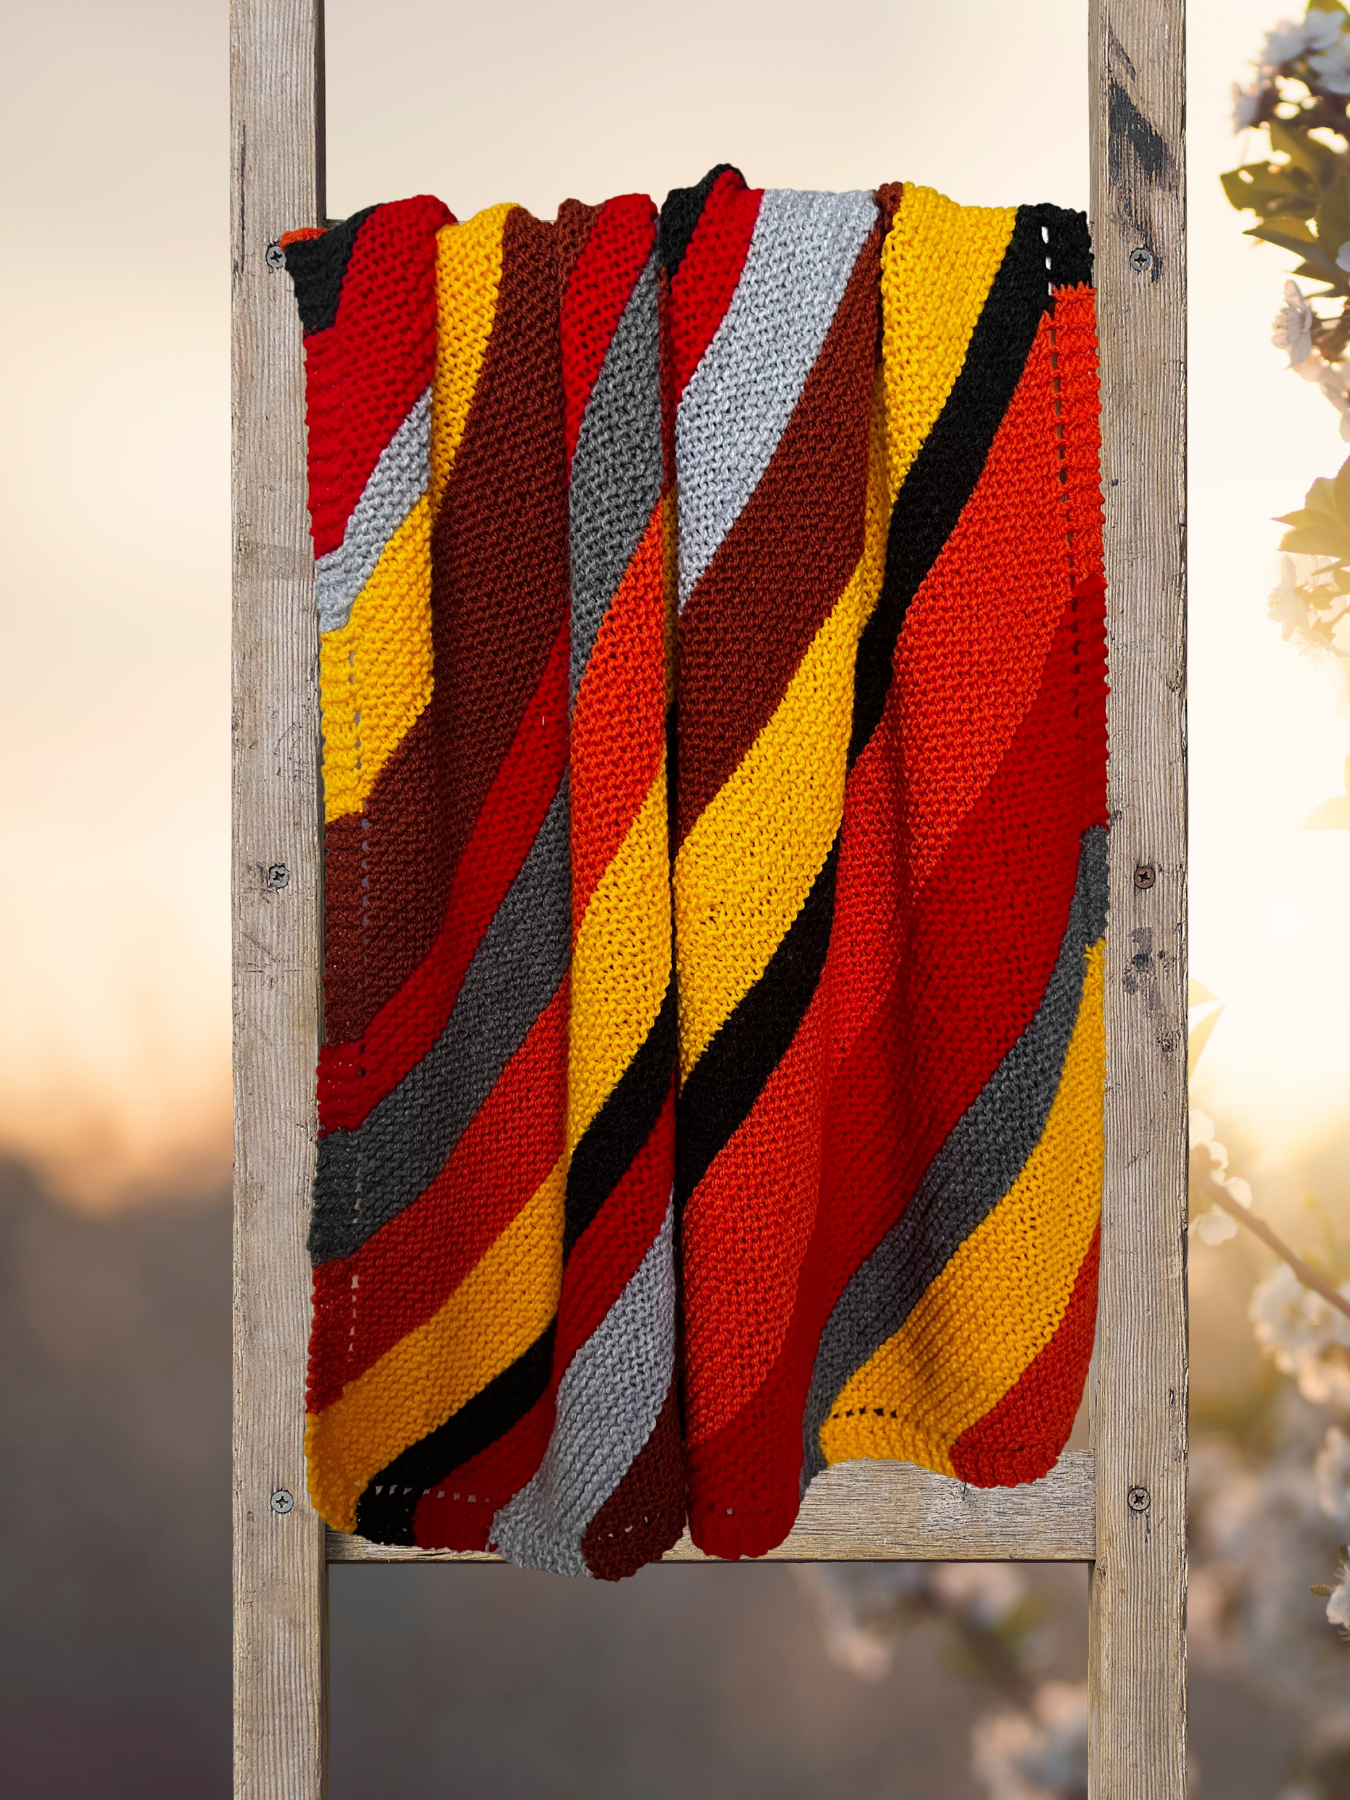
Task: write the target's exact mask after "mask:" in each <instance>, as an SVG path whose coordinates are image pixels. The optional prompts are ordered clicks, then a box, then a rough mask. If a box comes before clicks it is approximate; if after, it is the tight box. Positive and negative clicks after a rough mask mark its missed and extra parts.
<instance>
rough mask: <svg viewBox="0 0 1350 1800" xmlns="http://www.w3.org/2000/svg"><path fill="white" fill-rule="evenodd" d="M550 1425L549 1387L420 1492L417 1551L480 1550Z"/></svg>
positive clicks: (529, 1474) (533, 1466)
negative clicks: (492, 1439) (473, 1452)
mask: <svg viewBox="0 0 1350 1800" xmlns="http://www.w3.org/2000/svg"><path fill="white" fill-rule="evenodd" d="M552 1429H553V1389H552V1388H550V1389H549V1390H548V1392H547V1393H545V1394H541V1395H540V1397H539V1398H538V1400H536V1401H535V1403H534V1405H533V1406H532V1407H531V1408H530V1410H529V1412H527V1413H526V1414H525V1415H524V1417H523V1418H521V1419H518V1420H517V1421H516V1423H515V1424H514V1425H513V1426H512V1427H511V1429H510V1430H509V1431H506V1432H503V1433H502V1435H501V1437H499V1438H497V1439H496V1441H495V1442H494V1443H491V1444H489V1445H488V1447H487V1449H486V1450H480V1451H479V1453H478V1455H477V1456H471V1457H470V1458H469V1460H468V1462H466V1463H461V1464H460V1466H459V1467H458V1468H457V1469H452V1470H451V1472H450V1473H449V1474H448V1475H447V1476H446V1477H445V1479H444V1480H443V1481H438V1482H437V1483H436V1485H435V1487H433V1488H432V1489H430V1491H429V1492H428V1493H426V1494H424V1495H423V1496H422V1498H421V1499H420V1500H419V1501H418V1503H417V1509H416V1511H415V1512H414V1513H413V1541H414V1542H415V1543H416V1544H418V1545H420V1546H421V1548H422V1549H423V1550H486V1549H487V1547H488V1533H489V1531H490V1530H491V1528H492V1519H493V1515H494V1514H495V1513H496V1512H497V1511H498V1509H499V1508H501V1507H503V1506H505V1505H506V1503H507V1501H508V1500H510V1499H511V1497H512V1496H513V1495H514V1494H518V1493H519V1492H520V1490H521V1488H523V1487H524V1486H525V1484H526V1482H527V1481H530V1480H531V1479H532V1478H533V1476H534V1474H535V1471H536V1470H537V1469H538V1467H539V1465H540V1463H541V1462H542V1461H543V1460H544V1452H545V1450H546V1449H547V1448H548V1439H549V1433H550V1432H551V1431H552Z"/></svg>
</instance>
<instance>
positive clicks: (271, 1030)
mask: <svg viewBox="0 0 1350 1800" xmlns="http://www.w3.org/2000/svg"><path fill="white" fill-rule="evenodd" d="M321 28H322V20H321V12H320V7H319V0H233V4H232V6H231V12H230V75H231V79H230V99H231V121H232V164H231V176H232V202H233V204H232V240H233V241H232V245H231V259H232V262H231V279H232V297H233V452H232V484H233V507H234V644H233V720H232V724H233V739H234V821H233V825H234V840H233V842H234V849H233V866H232V883H233V926H234V1080H235V1190H234V1192H235V1241H234V1603H235V1637H234V1683H235V1690H234V1691H235V1705H234V1721H235V1738H234V1767H235V1774H234V1783H235V1785H234V1792H235V1795H236V1797H237V1800H321V1796H322V1795H323V1794H324V1793H325V1791H326V1786H327V1781H326V1773H327V1768H326V1765H327V1716H326V1705H327V1695H326V1676H327V1568H326V1566H325V1562H324V1539H323V1530H324V1528H323V1525H322V1523H321V1522H320V1520H319V1518H318V1517H317V1515H316V1514H315V1513H314V1512H313V1511H312V1510H311V1508H310V1505H309V1502H308V1498H307V1496H306V1492H305V1463H304V1391H305V1390H304V1382H305V1352H306V1340H307V1337H308V1331H309V1264H308V1258H307V1257H306V1254H305V1247H304V1246H305V1231H306V1226H307V1223H308V1215H309V1193H310V1184H311V1180H312V1174H313V1163H314V1140H315V1130H316V1118H315V1110H314V1064H315V1059H316V1051H317V1039H318V1028H319V992H320V988H319V979H320V963H319V950H320V943H319V834H318V819H319V812H318V766H317V751H318V708H317V696H316V691H315V679H316V662H317V650H318V639H317V625H316V622H315V612H314V599H313V591H312V585H313V576H312V559H311V552H310V544H309V533H308V527H307V519H306V512H305V434H304V393H303V365H302V362H301V357H300V329H299V324H298V321H297V318H296V311H295V302H294V299H293V297H292V294H291V291H290V282H289V281H288V279H287V277H286V275H285V273H284V271H277V270H274V269H272V268H270V267H269V266H268V264H267V260H266V252H267V247H268V245H269V244H270V243H273V242H275V240H276V239H277V238H278V237H279V236H280V235H281V233H282V232H283V231H284V230H286V229H287V228H288V227H290V226H295V225H309V224H315V223H319V222H321V221H322V218H323V194H322V154H321V147H320V140H321V133H322V104H321V99H320V71H321V67H322V41H321ZM282 867H284V869H285V871H286V877H285V881H284V885H280V882H281V877H280V875H279V874H278V875H275V876H274V877H273V882H274V885H273V886H271V887H269V886H268V884H267V871H268V870H269V869H278V870H279V869H280V868H282ZM278 1489H284V1490H286V1491H287V1492H288V1493H289V1494H290V1495H292V1496H293V1498H294V1506H293V1509H292V1510H291V1511H290V1512H289V1513H285V1514H284V1515H283V1514H279V1513H277V1512H276V1511H274V1510H273V1508H272V1505H271V1496H272V1494H273V1493H274V1492H276V1491H277V1490H278Z"/></svg>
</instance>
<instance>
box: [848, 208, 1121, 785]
mask: <svg viewBox="0 0 1350 1800" xmlns="http://www.w3.org/2000/svg"><path fill="white" fill-rule="evenodd" d="M1075 218H1077V219H1080V220H1081V218H1082V215H1081V214H1069V213H1063V212H1061V211H1060V209H1059V208H1058V207H1053V206H1020V207H1018V209H1017V219H1016V222H1015V223H1014V225H1013V230H1012V237H1011V239H1010V240H1009V243H1008V248H1007V250H1006V252H1005V253H1004V257H1003V261H1002V263H1001V264H1000V265H999V270H998V273H997V275H995V277H994V280H993V284H992V286H991V287H990V290H989V298H988V299H987V300H986V301H985V303H984V308H983V310H982V311H981V313H980V316H979V318H978V319H977V320H976V323H975V329H974V331H973V332H972V333H971V337H970V345H969V348H968V349H967V351H966V360H965V362H964V364H963V365H962V368H961V372H960V374H959V375H958V376H957V378H956V381H955V383H954V385H953V387H952V391H951V393H950V394H949V395H948V397H947V404H946V405H945V406H944V407H943V409H942V411H941V413H940V414H939V415H938V418H937V420H936V421H935V423H934V425H933V428H932V430H931V431H930V432H929V433H928V436H927V437H926V438H925V439H924V441H923V444H922V446H921V447H920V449H919V453H918V455H917V456H916V457H915V458H914V462H913V465H912V466H911V468H910V471H909V474H908V475H907V476H906V477H905V481H904V485H903V486H902V487H901V489H900V492H899V494H898V495H897V496H896V501H895V507H894V510H893V511H892V513H891V523H890V530H889V533H888V535H887V538H886V571H885V574H884V575H883V577H882V582H881V595H880V598H879V599H878V601H877V605H876V610H875V611H874V612H873V614H872V616H871V618H870V619H869V620H868V621H867V625H866V627H865V628H864V630H863V634H862V637H861V638H860V640H859V643H858V663H857V672H856V675H855V678H854V693H853V734H852V739H851V741H850V743H849V748H848V760H849V767H850V768H851V767H852V766H853V764H854V763H855V762H856V761H857V759H858V757H859V756H861V754H862V752H863V751H864V750H865V749H866V748H867V745H868V743H869V741H870V740H871V736H872V733H873V732H874V731H875V730H876V728H877V726H878V724H879V723H880V721H881V715H882V712H883V711H884V710H885V706H886V696H887V694H888V693H889V692H890V686H891V673H892V667H891V665H892V660H893V658H894V655H895V645H896V640H897V639H898V638H899V636H900V632H901V629H902V627H903V625H904V622H905V613H906V612H907V610H908V608H909V603H910V601H911V600H913V598H914V596H915V594H917V593H918V591H919V588H920V586H921V585H922V583H923V580H924V577H925V576H926V575H927V574H928V571H929V570H930V569H931V568H932V566H933V564H934V563H935V562H936V561H937V559H938V557H939V555H940V554H941V552H942V547H943V545H944V544H945V543H946V542H947V539H948V538H949V537H950V536H951V534H952V532H953V531H954V530H955V529H956V523H957V520H958V519H959V518H960V517H961V514H962V512H963V511H964V509H965V506H966V502H967V501H968V500H969V499H970V496H971V495H972V494H973V493H974V491H975V486H976V483H977V482H978V481H979V479H980V476H981V474H982V473H983V471H984V465H985V463H986V461H987V460H988V457H989V451H990V448H991V446H992V445H993V442H994V436H995V434H996V432H997V431H998V428H999V426H1000V425H1001V424H1002V422H1003V415H1004V414H1005V413H1006V412H1007V410H1008V406H1009V403H1010V402H1011V400H1012V397H1013V394H1014V392H1015V391H1016V388H1017V384H1018V382H1019V381H1020V380H1021V378H1022V371H1023V368H1024V367H1025V364H1026V360H1027V356H1028V354H1029V352H1030V350H1031V346H1032V343H1033V342H1034V340H1035V337H1036V330H1037V327H1038V326H1039V325H1040V322H1041V315H1042V314H1043V313H1044V312H1046V311H1047V310H1048V308H1049V304H1050V291H1049V290H1050V279H1051V275H1050V271H1049V270H1048V269H1047V267H1046V263H1047V250H1048V249H1050V250H1060V251H1062V261H1063V262H1064V265H1065V268H1066V269H1067V268H1069V267H1070V266H1071V265H1072V266H1073V267H1075V268H1081V261H1082V257H1081V253H1082V245H1081V244H1080V243H1079V241H1078V237H1077V236H1075V234H1074V232H1073V230H1072V229H1071V228H1070V227H1068V226H1066V225H1065V224H1064V221H1066V220H1073V219H1075ZM1043 227H1044V228H1045V229H1046V230H1047V231H1049V232H1051V239H1052V241H1051V243H1050V244H1049V245H1047V242H1046V240H1045V238H1044V237H1043V236H1042V235H1041V233H1042V228H1043ZM1081 235H1082V237H1083V238H1084V239H1085V238H1086V224H1084V225H1083V227H1082V233H1081ZM1088 272H1089V274H1090V273H1091V260H1090V254H1089V260H1088ZM1056 278H1057V279H1058V277H1056ZM1060 285H1067V284H1066V283H1065V282H1061V283H1060Z"/></svg>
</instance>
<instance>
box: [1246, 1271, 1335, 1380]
mask: <svg viewBox="0 0 1350 1800" xmlns="http://www.w3.org/2000/svg"><path fill="white" fill-rule="evenodd" d="M1340 1291H1341V1293H1343V1294H1344V1295H1345V1296H1346V1298H1347V1299H1350V1281H1348V1282H1346V1283H1344V1285H1343V1286H1342V1287H1341V1289H1340ZM1248 1317H1249V1318H1250V1319H1251V1322H1252V1327H1253V1329H1254V1330H1255V1332H1256V1341H1257V1343H1258V1344H1260V1346H1261V1348H1262V1349H1263V1350H1264V1351H1265V1353H1266V1355H1267V1356H1271V1357H1273V1358H1274V1359H1275V1366H1276V1368H1277V1369H1281V1370H1283V1372H1284V1373H1285V1374H1286V1375H1292V1376H1294V1378H1295V1379H1296V1380H1297V1382H1298V1388H1299V1392H1300V1393H1301V1394H1302V1395H1303V1396H1304V1398H1305V1399H1308V1400H1311V1401H1313V1402H1314V1403H1315V1404H1317V1405H1319V1406H1326V1405H1334V1406H1337V1407H1340V1408H1343V1409H1345V1410H1347V1411H1350V1318H1347V1317H1346V1315H1345V1314H1344V1313H1343V1312H1341V1311H1340V1310H1339V1309H1338V1308H1337V1307H1334V1306H1332V1305H1331V1303H1330V1301H1328V1300H1324V1299H1323V1298H1322V1296H1321V1294H1315V1293H1313V1292H1312V1291H1311V1290H1310V1289H1309V1288H1305V1287H1304V1286H1303V1284H1302V1282H1301V1281H1300V1280H1299V1278H1298V1276H1297V1275H1295V1273H1294V1271H1293V1270H1292V1269H1291V1268H1290V1267H1289V1266H1288V1264H1287V1263H1281V1264H1280V1265H1279V1267H1278V1268H1277V1269H1276V1270H1275V1271H1274V1272H1273V1273H1272V1274H1270V1275H1268V1276H1267V1277H1266V1279H1265V1280H1264V1281H1263V1282H1261V1283H1259V1285H1258V1286H1257V1287H1256V1288H1255V1289H1254V1290H1253V1292H1252V1298H1251V1304H1250V1306H1249V1307H1248Z"/></svg>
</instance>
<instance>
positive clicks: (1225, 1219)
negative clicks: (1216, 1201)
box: [1190, 1206, 1237, 1250]
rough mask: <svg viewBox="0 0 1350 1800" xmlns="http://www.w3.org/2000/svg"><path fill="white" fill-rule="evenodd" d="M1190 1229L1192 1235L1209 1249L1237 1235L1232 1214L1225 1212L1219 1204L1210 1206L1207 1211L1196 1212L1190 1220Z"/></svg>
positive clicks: (1215, 1247)
mask: <svg viewBox="0 0 1350 1800" xmlns="http://www.w3.org/2000/svg"><path fill="white" fill-rule="evenodd" d="M1190 1231H1191V1235H1192V1237H1198V1238H1199V1240H1200V1242H1201V1243H1202V1244H1208V1245H1209V1247H1210V1249H1211V1250H1213V1249H1217V1247H1218V1246H1219V1245H1220V1244H1226V1243H1227V1242H1228V1240H1229V1238H1235V1237H1236V1236H1237V1226H1236V1224H1235V1223H1234V1222H1233V1216H1232V1214H1231V1213H1226V1212H1225V1211H1224V1210H1223V1208H1222V1207H1221V1206H1211V1207H1210V1209H1209V1211H1208V1212H1207V1213H1200V1214H1198V1215H1197V1216H1196V1217H1195V1218H1194V1219H1192V1220H1191V1223H1190Z"/></svg>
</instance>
